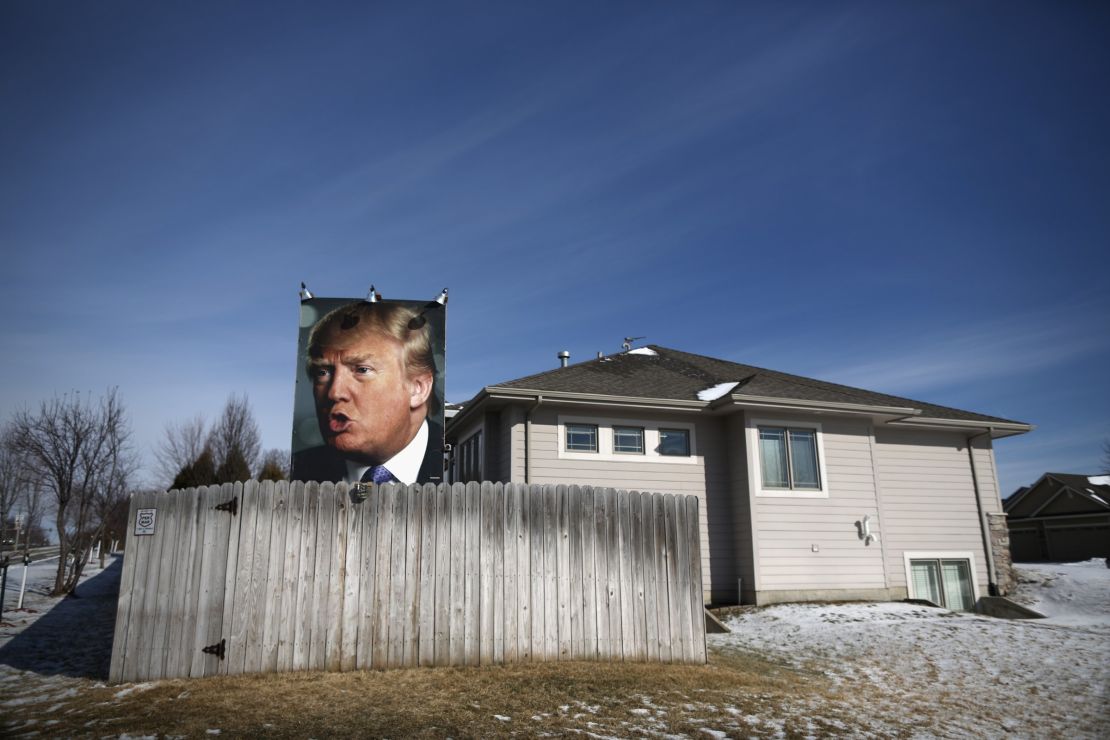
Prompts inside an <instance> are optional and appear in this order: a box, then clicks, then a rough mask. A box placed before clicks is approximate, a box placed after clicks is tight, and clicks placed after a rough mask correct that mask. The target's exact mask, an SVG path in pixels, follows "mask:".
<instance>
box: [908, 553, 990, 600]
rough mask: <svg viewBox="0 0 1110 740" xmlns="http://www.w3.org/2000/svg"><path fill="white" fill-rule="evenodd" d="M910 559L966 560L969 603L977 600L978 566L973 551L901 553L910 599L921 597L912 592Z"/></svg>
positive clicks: (921, 597)
mask: <svg viewBox="0 0 1110 740" xmlns="http://www.w3.org/2000/svg"><path fill="white" fill-rule="evenodd" d="M911 560H966V561H967V565H968V570H970V571H971V603H972V604H975V603H977V602H978V601H979V568H978V567H977V564H976V562H975V553H973V552H971V551H970V550H927V551H916V550H915V551H909V550H906V551H904V552H903V553H902V563H903V565H904V567H905V569H906V595H907V596H908V597H909V598H911V599H923V598H925V597H924V596H917V595H915V594H914V593H913V571H912V569H911V568H910V561H911Z"/></svg>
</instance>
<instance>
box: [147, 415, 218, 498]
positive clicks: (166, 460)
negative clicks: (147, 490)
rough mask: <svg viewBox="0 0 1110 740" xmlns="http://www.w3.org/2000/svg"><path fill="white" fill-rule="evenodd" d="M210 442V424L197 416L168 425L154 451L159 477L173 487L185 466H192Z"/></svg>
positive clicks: (202, 417)
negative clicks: (172, 482) (174, 480)
mask: <svg viewBox="0 0 1110 740" xmlns="http://www.w3.org/2000/svg"><path fill="white" fill-rule="evenodd" d="M207 441H208V422H207V421H205V419H204V416H202V415H201V414H197V415H196V416H194V417H193V418H191V419H187V420H185V421H182V422H169V423H167V424H166V430H165V436H164V437H163V438H162V441H161V442H160V443H159V445H158V447H157V448H156V449H155V450H154V458H155V460H157V462H158V475H159V476H160V477H161V478H162V480H164V481H165V482H166V485H171V481H173V479H174V478H175V477H177V475H178V473H180V472H181V471H182V470H183V469H184V468H185V466H187V465H192V464H193V463H194V462H196V460H197V459H198V458H199V457H200V456H201V454H202V453H203V452H204V445H205V444H206V443H207Z"/></svg>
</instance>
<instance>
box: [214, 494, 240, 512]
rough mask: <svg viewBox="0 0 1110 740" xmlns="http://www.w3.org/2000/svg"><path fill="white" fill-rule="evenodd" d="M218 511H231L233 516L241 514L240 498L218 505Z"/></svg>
mask: <svg viewBox="0 0 1110 740" xmlns="http://www.w3.org/2000/svg"><path fill="white" fill-rule="evenodd" d="M216 511H230V512H231V515H232V516H235V515H236V514H238V513H239V498H238V497H235V498H233V499H231V500H230V501H225V502H223V503H222V504H216Z"/></svg>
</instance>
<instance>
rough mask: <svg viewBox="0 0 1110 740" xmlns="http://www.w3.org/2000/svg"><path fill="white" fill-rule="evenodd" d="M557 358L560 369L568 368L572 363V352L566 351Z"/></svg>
mask: <svg viewBox="0 0 1110 740" xmlns="http://www.w3.org/2000/svg"><path fill="white" fill-rule="evenodd" d="M555 356H556V357H558V358H559V367H566V366H567V362H569V361H570V352H567V351H566V350H565V349H564V350H563V351H562V352H560V353H559V354H557V355H555Z"/></svg>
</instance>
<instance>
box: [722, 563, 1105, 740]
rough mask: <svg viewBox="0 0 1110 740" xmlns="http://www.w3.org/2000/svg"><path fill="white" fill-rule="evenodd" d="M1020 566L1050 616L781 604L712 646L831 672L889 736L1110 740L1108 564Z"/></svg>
mask: <svg viewBox="0 0 1110 740" xmlns="http://www.w3.org/2000/svg"><path fill="white" fill-rule="evenodd" d="M1017 567H1018V570H1019V574H1020V573H1032V574H1035V577H1033V576H1029V577H1025V576H1022V577H1021V583H1020V586H1019V593H1018V596H1019V598H1023V599H1027V600H1031V601H1032V605H1033V608H1034V609H1037V610H1038V611H1042V613H1049V612H1051V614H1050V617H1051V618H1050V619H1044V620H1005V619H995V618H991V617H984V616H979V615H976V614H969V613H960V612H950V611H947V610H944V609H937V608H930V607H923V606H917V605H913V604H904V603H884V604H874V603H862V604H836V605H830V604H783V605H777V606H770V607H766V608H763V609H758V610H754V611H752V612H749V613H746V614H743V615H741V616H738V617H733V618H731V619H730V620H728V626H729V628H730V629H731V630H732V633H731V634H726V635H709V636H708V638H707V639H708V643H709V645H710V647H711V649H713V650H717V651H721V652H728V651H730V650H739V651H755V652H758V653H760V654H761V655H762V656H763V657H764V658H767V659H770V660H772V661H773V662H779V663H782V664H785V665H788V666H790V667H792V668H796V669H799V670H804V671H816V672H819V673H822V674H824V675H825V676H827V677H828V678H829V679H831V680H832V682H833V683H834V685H836V686H838V687H839V688H840V689H842V690H843V691H844V693H845V695H846V696H849V697H853V698H854V700H855V701H858V703H859V706H858V711H859V713H860V714H859V715H858V716H860V717H862V718H863V720H864V721H865V722H866V723H868V724H870V725H871V727H872V729H873V730H874V732H876V733H877V734H880V735H888V734H901V733H902V732H903V731H904V730H905V729H906V728H920V733H921V734H923V735H933V736H938V735H939V736H941V737H957V736H968V737H971V736H983V737H992V736H999V735H1003V734H1016V735H1018V736H1021V737H1036V736H1044V735H1054V736H1060V737H1073V738H1076V737H1092V738H1093V737H1107V736H1110V695H1108V688H1110V570H1107V568H1106V566H1105V564H1104V563H1103V561H1101V560H1099V561H1091V562H1088V563H1074V564H1070V565H1044V566H1042V565H1037V566H1029V565H1026V564H1019V565H1018V566H1017ZM1062 697H1066V698H1067V699H1066V701H1063V700H1062ZM923 718H924V719H923ZM925 720H928V721H930V722H932V724H931V726H930V725H923V724H922V722H923V721H925ZM916 731H917V730H915V732H916Z"/></svg>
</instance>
